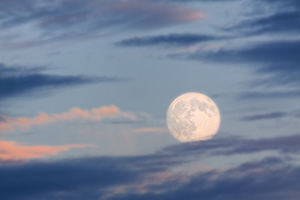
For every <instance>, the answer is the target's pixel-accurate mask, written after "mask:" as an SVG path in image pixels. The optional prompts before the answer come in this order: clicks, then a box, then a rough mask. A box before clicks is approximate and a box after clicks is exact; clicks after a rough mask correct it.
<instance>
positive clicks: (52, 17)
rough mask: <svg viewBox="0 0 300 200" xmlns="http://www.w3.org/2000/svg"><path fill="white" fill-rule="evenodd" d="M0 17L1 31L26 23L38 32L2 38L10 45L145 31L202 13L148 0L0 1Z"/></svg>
mask: <svg viewBox="0 0 300 200" xmlns="http://www.w3.org/2000/svg"><path fill="white" fill-rule="evenodd" d="M0 16H1V21H0V27H1V29H2V30H3V31H5V30H7V29H10V28H14V27H18V26H24V25H28V26H31V27H32V28H31V29H32V30H34V31H35V32H36V33H40V36H39V37H36V38H35V39H33V40H32V39H31V40H28V41H27V40H25V41H18V42H15V40H13V41H14V42H12V44H10V45H9V44H6V42H7V41H2V43H4V44H6V46H8V47H11V46H13V47H14V46H20V44H24V43H25V44H27V45H38V44H39V43H41V44H43V43H49V42H50V41H57V40H63V39H70V38H75V39H76V38H84V37H89V36H91V35H93V36H94V35H95V34H96V35H97V33H99V32H101V33H107V32H111V31H113V32H114V33H117V32H120V31H124V30H147V31H149V30H151V29H157V28H165V27H168V26H172V25H177V24H183V23H188V22H193V21H197V20H201V19H203V17H204V14H203V13H202V12H200V11H199V10H197V9H194V8H190V7H186V6H182V5H180V6H179V5H176V4H173V3H166V2H158V1H151V0H145V1H138V0H131V1H122V0H86V1H81V0H58V1H55V2H54V1H43V2H41V1H38V0H29V1H16V0H12V1H7V0H3V1H0ZM17 36H18V34H17ZM10 43H11V42H10Z"/></svg>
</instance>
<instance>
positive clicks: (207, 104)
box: [167, 93, 221, 142]
mask: <svg viewBox="0 0 300 200" xmlns="http://www.w3.org/2000/svg"><path fill="white" fill-rule="evenodd" d="M220 121H221V116H220V112H219V109H218V107H217V105H216V104H215V103H214V102H213V100H211V99H210V98H209V97H207V96H205V95H204V94H200V93H186V94H183V95H181V96H179V97H177V98H176V99H175V100H174V101H173V102H172V103H171V105H170V106H169V109H168V113H167V125H168V129H169V130H170V132H171V133H172V135H173V136H174V137H175V138H176V139H177V140H178V141H180V142H196V141H203V140H209V139H211V138H212V137H213V136H214V135H215V134H216V133H217V131H218V129H219V126H220Z"/></svg>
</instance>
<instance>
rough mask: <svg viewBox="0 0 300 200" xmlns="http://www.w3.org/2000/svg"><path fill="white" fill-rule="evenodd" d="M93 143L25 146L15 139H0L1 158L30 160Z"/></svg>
mask: <svg viewBox="0 0 300 200" xmlns="http://www.w3.org/2000/svg"><path fill="white" fill-rule="evenodd" d="M88 147H93V145H87V144H71V145H62V146H48V145H39V146H25V145H21V144H18V143H16V142H14V141H0V160H28V159H36V158H44V157H46V156H52V155H56V154H58V153H60V152H63V151H69V150H70V149H74V148H88Z"/></svg>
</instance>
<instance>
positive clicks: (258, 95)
mask: <svg viewBox="0 0 300 200" xmlns="http://www.w3.org/2000/svg"><path fill="white" fill-rule="evenodd" d="M296 97H300V91H298V90H292V91H282V92H269V91H265V92H244V93H241V94H239V95H238V98H239V99H241V100H247V99H249V100H251V99H272V98H276V99H285V98H296Z"/></svg>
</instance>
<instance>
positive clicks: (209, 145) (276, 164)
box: [0, 135, 300, 200]
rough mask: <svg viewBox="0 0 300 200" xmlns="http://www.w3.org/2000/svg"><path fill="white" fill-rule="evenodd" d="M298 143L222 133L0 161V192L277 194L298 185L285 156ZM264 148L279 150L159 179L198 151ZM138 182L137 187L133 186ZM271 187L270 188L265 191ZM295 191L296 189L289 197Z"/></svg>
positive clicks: (21, 195) (14, 195)
mask: <svg viewBox="0 0 300 200" xmlns="http://www.w3.org/2000/svg"><path fill="white" fill-rule="evenodd" d="M299 144H300V135H291V136H285V137H276V138H265V139H243V138H238V137H228V138H219V139H213V140H210V141H205V142H199V143H192V144H179V145H173V146H169V147H166V148H164V149H162V150H161V151H159V152H156V153H153V154H146V155H140V156H123V157H109V156H106V157H94V158H77V159H66V160H56V161H47V162H43V161H29V162H7V161H0V176H1V180H2V181H1V183H0V186H1V188H2V191H3V192H1V193H0V198H1V199H11V200H14V199H24V200H27V199H28V200H29V199H33V198H35V199H53V198H58V199H97V198H107V199H110V200H117V199H120V200H121V199H124V200H126V199H131V200H135V199H141V200H142V199H198V198H199V196H201V197H203V198H204V197H205V199H216V200H218V199H235V198H239V199H253V198H254V197H256V199H268V198H271V199H275V200H277V199H278V200H279V199H282V197H283V196H284V195H286V194H290V193H291V194H292V193H293V194H295V192H296V191H299V189H300V182H299V181H298V179H297V177H298V176H299V175H300V170H299V167H297V166H294V165H290V164H288V163H289V161H290V159H291V158H289V157H288V156H287V155H288V154H290V155H295V154H298V153H299V151H300V147H299V146H300V145H299ZM266 150H274V151H278V152H280V153H282V155H281V156H280V158H279V157H269V158H265V159H263V160H260V161H251V162H247V163H242V164H241V165H240V166H237V167H236V166H233V167H231V168H229V169H228V170H225V171H216V170H208V171H205V172H198V173H197V174H193V175H190V176H189V175H185V177H184V180H186V181H182V176H180V175H178V174H176V173H173V175H172V177H171V178H170V179H161V176H159V174H161V173H169V172H171V171H172V169H174V168H176V167H179V166H181V165H184V164H188V163H189V162H195V159H196V160H197V159H199V158H200V157H202V156H203V155H204V154H206V155H207V154H208V155H209V156H211V157H212V156H215V155H217V156H220V155H223V156H229V155H240V154H247V153H258V152H262V151H266ZM287 153H288V154H287ZM143 183H146V184H145V185H144V184H143ZM143 185H144V186H143ZM292 185H293V187H290V186H292ZM139 186H142V188H143V190H139ZM262 186H264V187H263V189H262ZM118 187H121V188H125V190H120V191H121V193H120V194H118V193H114V192H113V191H114V189H117V188H118ZM298 187H299V188H298ZM126 188H127V189H126ZM274 190H275V191H276V193H272V192H271V191H274ZM122 191H123V192H122ZM141 191H143V192H141ZM107 195H109V196H107ZM297 196H298V195H297V193H296V195H295V198H296V197H297ZM289 197H291V198H292V197H294V196H293V195H291V196H289ZM291 198H289V199H291Z"/></svg>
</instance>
